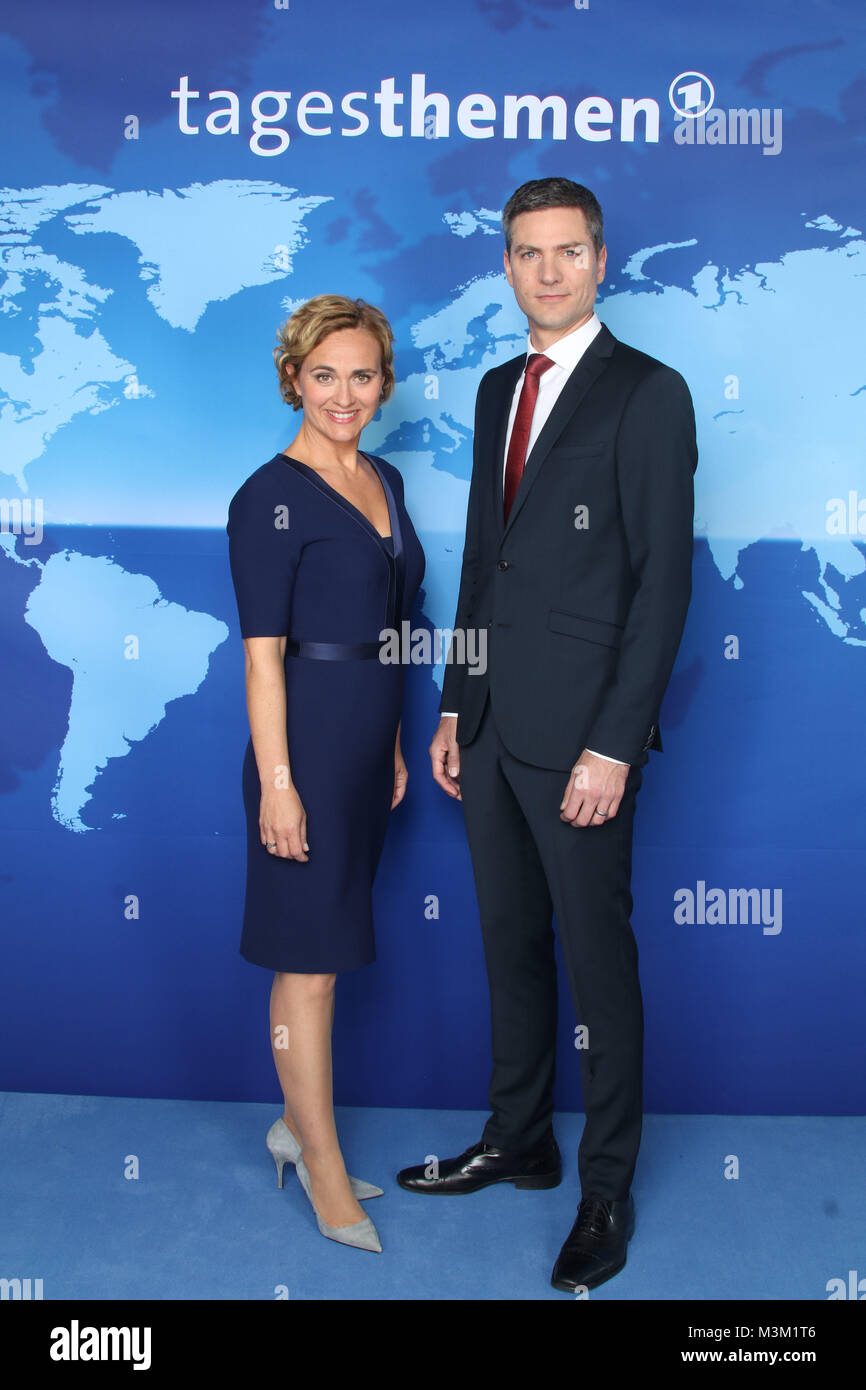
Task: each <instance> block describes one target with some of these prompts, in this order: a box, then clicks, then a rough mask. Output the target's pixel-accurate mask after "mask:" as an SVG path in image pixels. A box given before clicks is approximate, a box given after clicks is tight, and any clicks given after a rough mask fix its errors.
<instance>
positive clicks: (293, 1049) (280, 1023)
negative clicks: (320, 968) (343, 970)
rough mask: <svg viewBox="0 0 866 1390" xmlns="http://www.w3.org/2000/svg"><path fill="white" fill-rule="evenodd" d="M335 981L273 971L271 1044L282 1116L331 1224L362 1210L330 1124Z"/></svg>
mask: <svg viewBox="0 0 866 1390" xmlns="http://www.w3.org/2000/svg"><path fill="white" fill-rule="evenodd" d="M335 981H336V976H335V975H297V974H291V973H288V972H282V971H278V972H277V973H276V974H275V975H274V982H273V985H272V987H271V1048H272V1050H273V1054H274V1066H275V1067H276V1070H277V1076H278V1077H279V1081H280V1086H281V1087H282V1090H283V1097H284V1100H285V1107H286V1108H285V1116H284V1118H285V1120H286V1123H287V1124H288V1126H289V1128H290V1129H291V1131H292V1133H293V1134H294V1136H295V1138H296V1139H297V1140H298V1142H299V1143H300V1145H301V1147H302V1149H303V1158H304V1163H305V1164H306V1167H307V1171H308V1172H309V1174H310V1186H311V1188H312V1191H313V1199H314V1201H315V1203H316V1208H317V1210H318V1212H319V1215H320V1216H321V1218H322V1220H323V1221H324V1222H326V1224H327V1225H329V1226H351V1225H354V1223H355V1222H356V1221H361V1220H362V1218H363V1216H364V1213H363V1211H362V1210H361V1208H360V1206H359V1205H358V1202H357V1200H356V1199H355V1197H354V1195H353V1193H352V1189H351V1187H350V1185H349V1178H348V1175H347V1173H346V1166H345V1164H344V1162H343V1155H342V1154H341V1152H340V1145H339V1141H338V1139H337V1128H336V1125H335V1123H334V1093H333V1073H332V1066H331V1029H332V1027H333V1022H334V984H335ZM281 1043H287V1044H288V1045H287V1046H285V1045H283V1046H281Z"/></svg>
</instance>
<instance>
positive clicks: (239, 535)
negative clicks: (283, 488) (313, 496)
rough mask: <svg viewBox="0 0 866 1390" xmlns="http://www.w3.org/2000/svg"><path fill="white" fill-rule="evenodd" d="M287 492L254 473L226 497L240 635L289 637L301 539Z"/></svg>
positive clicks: (230, 557) (231, 563)
mask: <svg viewBox="0 0 866 1390" xmlns="http://www.w3.org/2000/svg"><path fill="white" fill-rule="evenodd" d="M294 511H295V509H294V508H293V507H291V506H290V505H289V499H288V497H286V498H285V499H283V500H281V499H280V498H279V497H277V495H276V492H275V489H274V488H273V486H267V485H266V484H265V483H264V482H263V480H262V479H260V478H259V477H257V475H256V474H253V476H252V477H251V478H248V479H247V481H246V482H245V483H244V484H243V486H242V487H240V488H239V489H238V491H237V492H236V493H235V495H234V497H233V498H232V500H231V502H230V503H229V513H228V523H227V525H226V531H227V532H228V538H229V564H230V566H231V573H232V582H233V584H234V589H235V598H236V599H237V605H238V617H239V619H240V628H241V636H242V637H287V636H288V635H289V623H290V621H291V613H292V590H293V588H294V582H295V573H296V571H297V567H298V561H299V559H300V552H301V541H300V535H299V531H298V527H297V524H296V518H295V515H294Z"/></svg>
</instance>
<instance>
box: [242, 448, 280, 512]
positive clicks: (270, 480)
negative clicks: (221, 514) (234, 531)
mask: <svg viewBox="0 0 866 1390" xmlns="http://www.w3.org/2000/svg"><path fill="white" fill-rule="evenodd" d="M285 463H286V459H285V455H284V454H274V456H273V458H270V459H268V461H267V463H263V464H262V465H261V467H259V468H257V469H256V470H255V472H253V473H251V474H250V476H249V477H248V478H246V479H245V480H244V482H242V483H241V485H240V487H239V488H238V490H237V492H236V493H235V495H234V497H233V498H232V500H231V501H230V502H229V512H231V511H232V510H236V509H237V508H238V507H239V506H243V505H244V504H245V503H247V502H256V501H259V500H260V499H261V498H263V497H270V496H271V495H272V494H273V493H274V492H275V491H280V492H283V493H284V492H285V490H286V486H287V485H290V484H291V480H292V478H293V477H294V472H293V470H292V469H291V468H287V467H285Z"/></svg>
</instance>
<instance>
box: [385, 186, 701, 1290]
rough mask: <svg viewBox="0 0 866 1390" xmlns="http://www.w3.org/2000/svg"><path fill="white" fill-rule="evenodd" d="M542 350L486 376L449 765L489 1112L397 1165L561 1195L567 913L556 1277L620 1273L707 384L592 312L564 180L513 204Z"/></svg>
mask: <svg viewBox="0 0 866 1390" xmlns="http://www.w3.org/2000/svg"><path fill="white" fill-rule="evenodd" d="M502 223H503V230H504V232H505V253H504V259H505V274H506V278H507V280H508V283H509V284H510V285H511V287H512V289H513V290H514V294H515V297H516V299H517V303H518V304H519V306H520V308H521V309H522V310H523V312H524V313H525V314H526V317H527V320H528V324H529V338H528V344H527V352H526V353H525V354H524V353H521V355H520V356H519V357H516V358H514V359H513V360H512V361H510V362H506V363H505V364H504V365H503V366H500V367H495V368H494V369H493V370H492V371H489V372H488V373H487V374H486V375H485V376H484V378H483V379H482V381H481V384H480V386H479V390H478V397H477V401H476V413H475V439H474V459H473V468H472V481H471V485H470V490H469V503H468V511H467V519H466V542H465V548H464V551H463V569H462V574H461V580H460V592H459V598H458V603H457V616H456V618H455V622H454V627H455V629H463V630H465V629H467V628H469V627H470V626H472V625H474V626H475V627H477V628H486V629H487V633H488V662H487V669H486V672H485V673H484V674H477V673H474V672H470V671H469V670H467V667H466V665H465V663H464V664H461V665H458V664H453V663H451V662H450V657H449V664H448V665H447V666H446V674H445V680H444V684H443V689H442V700H441V703H440V707H439V708H440V711H441V712H442V718H441V722H440V724H439V728H438V729H437V731H436V734H435V736H434V739H433V742H432V744H431V746H430V754H431V758H432V763H433V775H434V777H435V779H436V781H437V782H438V783H439V785H440V786H442V787H443V788H444V790H446V791H447V792H448V793H449V794H450V795H451V796H454V797H457V798H459V799H460V800H461V801H462V803H463V811H464V818H465V823H466V832H467V836H468V840H469V848H470V852H471V857H472V864H473V872H474V877H475V884H476V890H477V895H478V905H479V913H480V919H481V928H482V934H483V939H484V949H485V957H486V963H487V973H488V980H489V984H490V997H491V1024H492V1047H493V1072H492V1079H491V1083H490V1096H489V1099H490V1105H491V1109H492V1112H493V1113H492V1115H491V1116H490V1118H489V1120H488V1121H487V1124H486V1126H485V1128H484V1131H483V1134H482V1137H481V1140H480V1142H478V1143H475V1144H473V1145H471V1146H470V1147H469V1148H468V1149H466V1151H465V1152H464V1153H462V1154H460V1155H459V1156H458V1157H457V1158H452V1159H446V1160H444V1161H441V1162H440V1163H439V1165H438V1173H437V1175H436V1176H435V1177H434V1176H431V1177H427V1176H425V1173H426V1170H425V1168H424V1166H423V1165H421V1166H417V1167H414V1168H407V1169H404V1170H403V1171H402V1172H401V1173H400V1174H399V1175H398V1182H399V1183H400V1185H401V1186H402V1187H404V1188H407V1189H408V1190H409V1191H413V1192H435V1193H466V1192H474V1191H476V1190H478V1189H479V1188H481V1187H485V1186H487V1185H488V1184H490V1183H494V1182H513V1183H514V1184H515V1186H517V1187H524V1188H526V1187H529V1188H547V1187H555V1186H557V1185H558V1183H559V1182H560V1181H561V1159H560V1154H559V1148H558V1146H557V1143H556V1139H555V1138H554V1134H553V1128H552V1115H553V1081H554V1063H555V1043H556V1000H557V993H556V973H555V969H556V968H555V959H554V949H553V931H552V925H551V917H552V913H553V912H555V914H556V921H557V924H558V927H559V933H560V939H561V943H562V950H563V957H564V960H565V964H566V969H567V972H568V979H569V985H570V988H571V993H572V998H573V1000H574V1006H575V1010H576V1014H577V1018H578V1021H579V1024H580V1025H581V1030H580V1034H579V1040H580V1042H581V1044H582V1045H581V1049H580V1066H581V1081H582V1089H583V1099H584V1109H585V1113H586V1120H585V1124H584V1131H583V1136H582V1139H581V1143H580V1148H579V1151H578V1169H579V1175H580V1181H581V1194H582V1195H581V1200H580V1203H579V1206H578V1210H577V1218H576V1220H575V1222H574V1225H573V1227H572V1230H571V1233H570V1234H569V1236H568V1238H567V1239H566V1241H565V1243H564V1245H563V1247H562V1249H561V1251H560V1254H559V1257H558V1259H557V1261H556V1264H555V1266H554V1269H553V1274H552V1279H551V1282H552V1283H553V1285H554V1286H555V1287H556V1288H559V1289H566V1290H569V1291H574V1290H575V1289H577V1288H579V1287H581V1286H583V1287H585V1288H593V1287H595V1286H596V1285H598V1284H601V1283H603V1282H604V1281H605V1280H606V1279H609V1278H611V1277H612V1276H613V1275H614V1274H616V1273H617V1272H618V1271H619V1270H620V1269H622V1267H623V1265H624V1264H625V1260H626V1246H627V1242H628V1240H629V1239H630V1237H631V1234H632V1231H633V1228H634V1200H633V1197H632V1195H631V1183H632V1178H633V1174H634V1169H635V1164H636V1160H637V1152H638V1146H639V1143H640V1134H641V1124H642V1065H643V1006H642V1000H641V992H640V984H639V980H638V961H637V947H636V944H635V939H634V935H633V932H632V929H631V925H630V920H629V918H630V914H631V909H632V897H631V892H630V879H631V847H632V825H633V818H634V809H635V797H636V794H637V791H638V788H639V787H640V784H641V780H642V773H641V769H642V767H643V766H644V764H645V763H646V761H647V758H648V750H649V749H651V748H652V749H656V750H659V751H661V746H662V745H661V737H660V734H659V728H658V714H659V707H660V705H661V701H662V697H663V695H664V692H665V687H666V686H667V683H668V679H669V677H670V673H671V669H672V667H673V664H674V659H675V657H676V652H677V648H678V646H679V642H680V637H681V635H682V630H683V625H684V623H685V617H686V610H687V608H688V603H689V598H690V596H691V562H692V530H693V513H694V498H693V475H694V471H695V468H696V465H697V448H696V444H695V421H694V411H693V408H692V401H691V396H690V395H689V391H688V388H687V386H686V384H685V382H684V381H683V379H682V377H681V376H680V375H679V374H678V373H677V372H675V371H673V370H672V369H671V368H670V367H666V366H665V365H663V364H662V363H661V362H658V361H656V360H655V359H654V358H652V357H648V356H647V355H646V354H645V353H642V352H638V351H636V350H635V349H634V348H631V347H627V346H626V345H625V344H624V343H620V342H618V341H617V340H616V339H615V338H614V336H613V334H612V333H610V332H609V331H608V329H607V328H605V327H604V326H603V325H602V324H601V323H600V322H599V320H598V318H597V316H596V314H595V312H594V307H593V306H594V303H595V297H596V293H597V289H598V286H599V284H600V283H601V281H602V280H603V279H604V272H605V263H606V259H607V253H606V248H605V246H604V235H603V220H602V212H601V208H600V207H599V205H598V202H597V201H596V199H595V197H594V196H593V194H592V193H591V192H590V191H589V190H588V189H586V188H584V187H583V186H582V185H580V184H576V183H573V182H572V181H571V180H569V179H562V178H548V179H535V180H532V181H530V182H529V183H525V184H523V185H522V186H521V187H520V188H518V189H517V191H516V192H515V193H514V194H513V196H512V197H511V198H510V199H509V201H508V203H507V204H506V207H505V209H504V212H503V218H502Z"/></svg>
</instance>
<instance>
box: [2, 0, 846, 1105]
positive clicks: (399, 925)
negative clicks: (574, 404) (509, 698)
mask: <svg viewBox="0 0 866 1390" xmlns="http://www.w3.org/2000/svg"><path fill="white" fill-rule="evenodd" d="M2 15H3V17H2V24H0V63H2V82H3V108H2V109H3V117H2V119H3V124H4V127H5V130H4V140H3V144H4V160H3V167H4V181H5V182H6V184H7V185H8V186H7V187H6V188H4V189H3V190H2V194H0V197H2V235H0V255H2V270H3V280H2V289H0V311H2V314H0V329H2V351H0V391H2V393H3V395H4V400H3V402H2V405H0V492H2V497H0V603H2V607H0V624H2V628H0V637H2V640H0V661H2V688H0V836H2V863H0V911H2V923H0V932H2V974H3V980H2V1039H0V1067H2V1073H0V1086H2V1087H3V1088H6V1089H19V1090H36V1091H62V1092H82V1093H101V1094H113V1095H114V1094H121V1095H133V1096H175V1097H213V1098H237V1099H265V1098H271V1099H275V1100H276V1098H277V1096H278V1090H277V1086H276V1081H275V1078H274V1076H273V1071H272V1063H271V1057H270V1049H269V1043H268V1033H267V1027H268V1024H267V995H268V990H269V985H270V976H269V975H268V974H267V973H266V972H265V971H263V970H260V969H258V968H257V967H254V966H251V965H249V964H247V963H246V962H245V961H243V960H242V959H241V957H240V956H239V954H238V939H239V932H240V914H241V906H242V893H243V867H244V860H243V855H244V844H243V836H242V831H243V820H242V807H241V798H240V768H241V760H242V756H243V750H244V745H245V742H246V738H247V725H246V714H245V708H244V693H243V663H242V647H241V642H240V637H239V633H238V627H237V618H236V613H235V608H234V596H233V592H232V589H231V583H230V577H229V571H228V563H227V548H226V538H225V532H224V526H225V514H226V507H227V504H228V501H229V498H230V497H231V496H232V494H233V493H234V491H235V490H236V488H237V487H238V486H239V484H240V483H241V482H242V481H243V480H244V478H246V477H247V476H248V475H249V474H250V473H251V472H252V471H253V470H254V469H255V468H257V467H258V466H259V465H260V464H261V463H263V462H265V461H266V460H267V459H268V458H270V457H271V456H272V455H273V454H274V453H275V452H276V451H277V450H279V449H282V448H284V447H286V445H287V444H288V443H289V441H290V439H291V438H292V435H293V433H294V431H295V428H296V426H297V423H298V417H297V416H293V415H292V414H291V412H290V411H289V410H288V409H287V407H286V406H285V405H284V404H283V402H282V401H281V399H280V397H279V394H278V392H277V386H276V376H275V372H274V369H273V365H272V360H271V348H272V346H273V343H274V338H275V331H276V328H277V325H278V324H279V323H280V322H282V321H283V320H284V319H285V318H286V317H287V315H288V313H289V312H290V311H291V309H292V307H293V306H294V305H296V304H298V303H300V302H301V301H303V300H304V299H306V298H307V297H309V296H310V295H312V294H316V293H320V292H322V291H326V290H327V291H336V292H339V293H344V294H348V295H352V296H355V295H362V296H364V297H365V298H367V299H369V300H371V301H372V302H374V303H376V304H378V305H380V306H381V307H382V308H383V309H384V310H385V311H386V313H387V314H388V316H389V318H390V319H391V321H392V323H393V325H394V330H395V334H396V352H397V377H398V381H397V389H396V392H395V395H394V397H393V399H392V400H391V401H390V402H389V403H388V405H387V406H386V407H385V408H384V409H383V410H382V411H381V413H380V415H379V416H378V417H377V419H376V421H375V422H374V424H373V425H371V426H370V427H369V429H368V431H367V433H366V435H365V437H364V442H365V445H366V446H367V447H369V448H370V449H372V450H374V451H376V452H379V453H381V454H383V455H385V456H386V457H387V458H389V459H390V460H391V461H392V462H393V463H394V464H395V465H396V466H397V467H398V468H399V469H400V470H401V472H402V474H403V476H404V479H405V485H406V495H407V501H408V505H409V509H410V512H411V514H412V516H413V518H414V521H415V524H416V528H417V530H418V532H419V534H420V537H421V540H422V543H423V545H424V547H425V550H426V554H427V565H428V568H427V576H426V580H425V586H424V590H423V593H422V594H421V595H420V598H419V604H418V608H417V613H416V619H415V621H416V622H417V623H419V624H422V625H426V626H428V627H429V628H431V629H435V628H447V627H448V626H449V625H450V624H451V622H452V621H453V616H454V606H455V600H456V591H457V581H458V576H459V566H460V555H461V549H462V534H463V524H464V516H465V507H466V499H467V492H468V478H469V474H470V468H471V444H472V441H471V428H472V417H473V402H474V393H475V389H476V386H477V383H478V381H479V379H480V377H481V376H482V374H483V373H484V372H485V371H486V370H487V369H488V368H489V367H490V366H492V365H494V364H496V363H497V362H501V361H504V360H506V359H508V358H509V357H511V356H513V355H514V354H515V353H516V352H518V351H520V350H521V349H522V345H523V340H524V337H523V335H524V329H525V325H524V323H523V322H522V320H521V317H520V315H519V314H518V312H517V311H516V307H515V305H514V301H513V297H512V295H511V291H510V290H509V289H508V286H507V284H506V282H505V279H504V276H503V274H502V264H501V258H502V241H501V233H500V229H499V214H500V211H501V208H502V205H503V202H504V201H505V199H506V198H507V196H508V195H509V193H510V192H511V191H512V190H513V189H514V188H515V187H516V186H517V185H518V184H519V183H521V182H523V181H524V180H525V179H527V178H535V177H539V176H541V175H545V174H554V173H557V174H560V173H561V174H566V175H569V176H570V177H572V178H575V179H577V180H580V181H582V182H585V183H587V184H589V186H590V187H592V188H593V189H594V190H595V191H596V192H597V194H598V195H599V197H600V199H601V201H602V204H603V207H604V209H605V213H606V219H607V244H608V250H609V260H608V277H607V281H606V282H605V284H604V285H603V286H602V292H601V294H600V299H599V312H600V316H601V318H602V320H603V321H604V322H605V323H607V325H608V326H609V327H610V328H611V329H612V331H613V332H614V333H615V334H616V335H617V336H619V337H621V338H623V339H625V340H626V341H627V342H630V343H633V344H634V345H635V346H637V347H640V348H642V349H644V350H646V351H648V352H650V353H653V354H654V355H656V356H659V357H661V358H662V359H663V360H665V361H667V362H669V363H671V364H672V365H673V366H675V367H677V368H678V369H679V370H680V371H681V372H682V373H683V374H684V375H685V377H686V379H687V380H688V382H689V384H690V386H691V388H692V392H693V395H694V399H695V405H696V411H697V418H698V431H699V448H700V463H699V467H698V474H697V479H696V486H697V516H696V543H695V566H694V581H695V582H694V599H693V603H692V608H691V612H690V616H689V620H688V625H687V629H686V632H685V636H684V639H683V644H682V648H681V651H680V655H679V658H678V661H677V666H676V670H675V673H674V676H673V679H672V682H671V685H670V688H669V691H668V695H667V697H666V701H665V705H664V709H663V712H662V728H663V730H664V735H665V749H666V751H665V752H664V754H663V755H661V756H659V755H656V754H653V755H651V761H650V764H649V766H648V768H647V770H646V771H645V777H644V786H643V789H642V790H641V793H640V796H639V798H638V809H637V819H636V832H635V837H636V838H635V865H634V885H633V887H634V896H635V913H634V927H635V931H636V935H637V940H638V944H639V950H640V957H641V970H642V980H643V986H644V996H645V1008H646V1085H645V1101H646V1106H647V1108H648V1109H649V1110H656V1111H666V1110H682V1111H711V1112H718V1111H735V1112H736V1111H739V1112H753V1111H763V1112H815V1113H839V1112H851V1111H859V1110H862V1109H863V1107H864V1076H866V1066H864V1061H866V1058H864V1027H863V1005H862V1000H863V979H864V964H866V959H864V955H866V948H864V933H863V921H862V906H861V904H862V899H863V885H864V882H866V853H864V845H866V837H864V829H866V812H864V797H863V792H862V780H863V766H864V761H863V755H864V701H863V688H864V673H866V565H864V559H866V473H864V468H863V443H862V441H863V418H864V412H866V350H864V335H863V323H864V321H866V241H864V229H866V207H864V196H863V165H862V158H863V141H864V135H866V44H864V17H863V11H862V7H861V6H860V5H859V3H857V0H823V3H820V2H819V0H766V2H765V3H763V4H761V5H758V6H756V5H754V4H751V3H748V4H747V3H744V2H743V0H730V3H727V4H725V5H718V6H700V7H695V6H688V7H684V6H682V5H681V4H679V3H676V2H675V0H654V3H652V4H646V3H644V2H643V0H640V3H638V0H634V2H633V3H627V2H626V0H588V2H587V3H571V0H459V3H457V0H439V2H438V3H437V4H436V5H435V6H429V7H428V6H423V5H412V6H407V5H406V4H405V0H400V2H399V3H397V0H376V2H375V3H373V4H368V5H363V6H359V5H356V4H354V3H348V2H347V0H331V3H330V4H328V5H326V6H322V5H319V4H318V3H316V0H291V3H289V0H285V3H282V4H266V3H258V4H253V3H241V0H207V3H198V2H197V0H187V3H184V4H183V5H180V6H178V5H174V4H170V3H168V0H163V3H146V4H142V5H137V6H132V7H130V6H118V5H117V4H116V3H106V2H105V0H91V3H89V4H88V5H87V6H85V7H70V6H68V5H66V4H63V3H59V0H44V2H43V3H42V4H40V5H39V6H37V7H35V8H33V7H31V8H29V9H28V8H27V7H25V6H20V5H17V6H12V5H6V6H4V8H3V12H2ZM441 677H442V669H441V666H439V667H436V668H432V669H431V667H430V666H421V665H419V666H413V667H410V668H409V673H408V698H407V706H406V712H405V719H404V740H403V742H404V749H405V751H406V753H407V759H408V762H409V767H410V784H409V791H408V795H407V799H406V801H405V803H404V804H403V806H401V807H400V808H399V810H398V811H397V812H395V813H394V816H393V820H392V825H391V829H390V832H389V839H388V842H387V845H386V850H385V856H384V860H383V863H382V866H381V870H380V875H379V878H378V881H377V887H376V904H377V913H378V915H377V942H378V960H377V962H376V964H375V965H372V966H370V967H368V968H366V969H364V970H363V971H361V972H358V973H356V974H353V975H346V976H343V977H341V979H340V981H339V984H338V1005H337V1024H336V1035H335V1070H336V1099H337V1101H338V1102H342V1103H358V1104H362V1103H363V1104H383V1105H406V1106H422V1105H434V1106H466V1107H482V1106H484V1104H485V1103H486V1088H487V1080H488V1068H489V1032H488V1029H489V1014H488V1002H487V988H486V980H485V975H484V968H483V958H482V951H481V944H480V937H479V930H478V922H477V912H476V905H475V898H474V890H473V885H472V878H471V871H470V863H469V858H468V852H467V849H466V845H465V841H464V834H463V826H462V813H461V810H460V807H459V805H457V804H454V803H452V802H450V801H448V800H447V799H446V798H445V797H444V795H443V794H441V793H440V792H439V790H438V789H437V788H436V787H435V786H434V785H433V783H432V781H431V780H430V776H429V762H428V758H427V752H426V749H427V744H428V742H429V739H430V736H431V734H432V732H433V729H434V728H435V725H436V722H437V713H436V710H437V704H438V698H439V689H440V686H441ZM739 890H754V892H752V893H746V892H740V891H739ZM562 978H563V989H562V1008H561V1013H560V1066H559V1076H558V1091H557V1101H558V1104H559V1106H560V1107H561V1108H564V1109H579V1108H580V1106H581V1101H580V1090H579V1069H578V1054H577V1052H576V1051H575V1048H574V1046H573V1030H574V1025H575V1020H574V1016H573V1012H572V1008H571V1004H570V1001H569V999H568V996H567V993H566V990H565V986H564V976H563V977H562Z"/></svg>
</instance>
